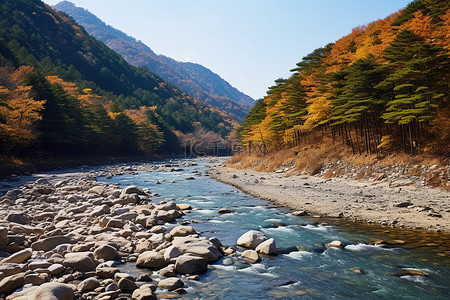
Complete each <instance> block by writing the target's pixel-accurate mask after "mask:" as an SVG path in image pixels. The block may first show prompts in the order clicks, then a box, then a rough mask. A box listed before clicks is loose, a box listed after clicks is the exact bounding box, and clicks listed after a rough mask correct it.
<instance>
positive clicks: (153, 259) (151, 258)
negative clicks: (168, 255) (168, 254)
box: [136, 251, 167, 269]
mask: <svg viewBox="0 0 450 300" xmlns="http://www.w3.org/2000/svg"><path fill="white" fill-rule="evenodd" d="M165 265H167V263H166V260H165V259H164V256H163V255H162V254H161V253H159V252H155V251H145V252H143V253H141V254H139V256H138V259H137V261H136V267H140V268H150V269H160V268H162V267H164V266H165Z"/></svg>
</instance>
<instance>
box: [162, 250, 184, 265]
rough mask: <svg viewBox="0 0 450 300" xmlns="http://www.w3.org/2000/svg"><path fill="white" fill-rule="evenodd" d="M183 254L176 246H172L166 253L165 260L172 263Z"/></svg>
mask: <svg viewBox="0 0 450 300" xmlns="http://www.w3.org/2000/svg"><path fill="white" fill-rule="evenodd" d="M182 254H183V253H182V252H181V251H180V249H178V248H177V247H175V246H170V247H169V248H167V249H166V251H164V259H165V260H166V261H169V262H170V261H172V260H173V259H176V258H177V257H178V256H180V255H182Z"/></svg>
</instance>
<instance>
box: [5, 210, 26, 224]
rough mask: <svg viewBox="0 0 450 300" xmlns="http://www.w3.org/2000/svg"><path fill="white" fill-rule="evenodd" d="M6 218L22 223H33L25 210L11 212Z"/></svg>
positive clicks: (12, 221)
mask: <svg viewBox="0 0 450 300" xmlns="http://www.w3.org/2000/svg"><path fill="white" fill-rule="evenodd" d="M6 220H7V221H9V222H11V223H17V224H22V225H26V224H30V223H31V220H30V218H29V217H28V215H27V214H26V213H25V212H10V213H9V214H8V216H7V217H6Z"/></svg>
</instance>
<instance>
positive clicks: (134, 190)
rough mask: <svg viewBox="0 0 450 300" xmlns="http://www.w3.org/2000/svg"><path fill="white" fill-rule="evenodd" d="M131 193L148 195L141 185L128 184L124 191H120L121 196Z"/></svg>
mask: <svg viewBox="0 0 450 300" xmlns="http://www.w3.org/2000/svg"><path fill="white" fill-rule="evenodd" d="M130 194H137V195H142V196H147V194H146V193H145V192H144V191H143V190H142V189H141V188H139V187H137V186H135V185H131V186H128V187H126V188H124V189H123V190H122V192H121V193H120V198H122V197H124V196H126V195H130Z"/></svg>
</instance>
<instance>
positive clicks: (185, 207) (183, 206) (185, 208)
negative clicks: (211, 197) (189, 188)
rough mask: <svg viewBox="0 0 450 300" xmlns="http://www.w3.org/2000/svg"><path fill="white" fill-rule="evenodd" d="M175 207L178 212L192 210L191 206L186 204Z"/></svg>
mask: <svg viewBox="0 0 450 300" xmlns="http://www.w3.org/2000/svg"><path fill="white" fill-rule="evenodd" d="M177 207H178V209H179V210H190V209H192V206H191V205H189V204H187V203H179V204H177Z"/></svg>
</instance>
